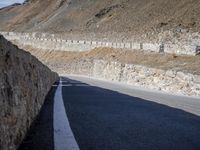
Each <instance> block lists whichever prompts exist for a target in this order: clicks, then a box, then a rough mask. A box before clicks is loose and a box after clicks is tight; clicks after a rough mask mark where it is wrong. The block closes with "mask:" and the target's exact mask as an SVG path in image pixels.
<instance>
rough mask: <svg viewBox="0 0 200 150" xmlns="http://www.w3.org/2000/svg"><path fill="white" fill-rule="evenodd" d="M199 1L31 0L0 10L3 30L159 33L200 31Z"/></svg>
mask: <svg viewBox="0 0 200 150" xmlns="http://www.w3.org/2000/svg"><path fill="white" fill-rule="evenodd" d="M199 7H200V1H199V0H30V1H29V3H27V4H25V5H22V6H16V7H12V8H6V9H3V10H0V20H1V22H0V30H7V31H40V32H53V33H94V32H95V34H98V33H105V34H110V33H112V34H113V33H115V32H116V33H118V34H119V33H121V34H124V33H126V35H128V36H136V35H138V36H141V35H145V36H149V37H151V36H156V35H158V34H159V33H160V32H163V31H168V30H169V31H172V32H175V33H176V32H178V33H179V32H185V33H187V32H190V31H192V32H197V31H198V30H199V29H200V18H199V17H198V16H199V14H200V9H199Z"/></svg>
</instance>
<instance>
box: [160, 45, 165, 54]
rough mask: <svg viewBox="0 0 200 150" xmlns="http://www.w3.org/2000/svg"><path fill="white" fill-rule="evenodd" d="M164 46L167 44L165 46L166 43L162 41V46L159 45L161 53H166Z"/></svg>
mask: <svg viewBox="0 0 200 150" xmlns="http://www.w3.org/2000/svg"><path fill="white" fill-rule="evenodd" d="M164 48H165V46H164V44H163V43H162V44H161V45H160V47H159V53H164V52H165V50H164Z"/></svg>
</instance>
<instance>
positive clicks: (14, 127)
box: [0, 36, 58, 150]
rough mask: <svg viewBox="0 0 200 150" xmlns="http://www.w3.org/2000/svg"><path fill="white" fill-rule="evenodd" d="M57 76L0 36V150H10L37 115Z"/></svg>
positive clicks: (20, 139) (17, 143)
mask: <svg viewBox="0 0 200 150" xmlns="http://www.w3.org/2000/svg"><path fill="white" fill-rule="evenodd" d="M57 77H58V76H57V74H56V73H54V72H52V71H51V70H50V69H49V68H47V67H46V66H45V65H43V64H42V63H41V62H40V61H39V60H38V59H36V58H35V57H34V56H32V55H31V54H30V53H28V52H25V51H23V50H21V49H19V48H18V47H17V46H15V45H12V44H11V43H10V42H8V41H7V40H5V39H4V38H3V36H0V88H1V89H0V122H1V123H0V133H1V134H0V149H1V150H14V149H16V148H17V147H18V146H19V144H20V142H21V141H22V139H23V138H24V136H25V134H26V132H27V130H28V128H29V127H30V125H31V123H32V121H33V120H34V118H35V117H36V115H37V114H38V112H39V110H40V108H41V106H42V104H43V102H44V100H45V96H46V95H47V93H48V91H49V90H50V88H51V85H52V84H53V83H54V82H55V81H56V80H57Z"/></svg>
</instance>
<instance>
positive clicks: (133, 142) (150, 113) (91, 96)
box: [19, 76, 200, 150]
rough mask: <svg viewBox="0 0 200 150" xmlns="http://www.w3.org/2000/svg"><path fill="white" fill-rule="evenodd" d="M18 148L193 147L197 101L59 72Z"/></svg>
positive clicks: (198, 126) (199, 118) (199, 111)
mask: <svg viewBox="0 0 200 150" xmlns="http://www.w3.org/2000/svg"><path fill="white" fill-rule="evenodd" d="M58 85H59V86H58ZM57 86H58V87H57ZM55 91H56V92H55ZM59 94H60V96H58V95H59ZM63 105H64V107H63ZM58 112H59V113H58ZM59 128H60V129H59ZM59 147H60V148H59ZM19 149H28V150H36V149H37V150H40V149H41V150H42V149H49V150H51V149H60V150H62V149H66V150H67V149H70V150H71V149H74V150H77V149H81V150H151V149H152V150H155V149H159V150H169V149H172V150H199V149H200V100H199V99H198V98H191V97H184V96H176V95H169V94H166V93H160V92H155V91H149V90H143V89H139V88H136V87H133V86H127V85H122V84H117V83H111V82H104V81H99V80H94V79H88V78H84V77H76V76H69V77H62V78H61V83H60V84H59V83H56V84H55V85H54V87H52V90H51V91H50V93H49V95H48V96H47V99H46V101H45V105H44V106H43V108H42V111H41V113H40V115H39V116H38V118H37V120H36V121H35V123H34V124H33V126H32V128H31V130H30V131H29V133H28V135H27V137H26V139H25V140H24V142H23V143H22V145H21V146H20V148H19Z"/></svg>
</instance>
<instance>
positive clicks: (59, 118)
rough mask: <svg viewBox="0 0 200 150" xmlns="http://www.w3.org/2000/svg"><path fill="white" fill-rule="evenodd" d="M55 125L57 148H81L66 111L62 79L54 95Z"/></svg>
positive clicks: (68, 149) (58, 149) (75, 149)
mask: <svg viewBox="0 0 200 150" xmlns="http://www.w3.org/2000/svg"><path fill="white" fill-rule="evenodd" d="M53 127H54V149H55V150H79V146H78V144H77V142H76V140H75V138H74V135H73V133H72V130H71V127H70V124H69V120H68V118H67V114H66V112H65V107H64V103H63V97H62V80H60V83H59V85H58V88H57V90H56V93H55V96H54V113H53Z"/></svg>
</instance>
